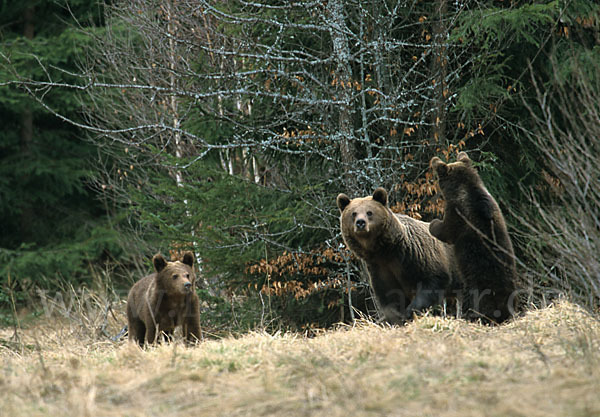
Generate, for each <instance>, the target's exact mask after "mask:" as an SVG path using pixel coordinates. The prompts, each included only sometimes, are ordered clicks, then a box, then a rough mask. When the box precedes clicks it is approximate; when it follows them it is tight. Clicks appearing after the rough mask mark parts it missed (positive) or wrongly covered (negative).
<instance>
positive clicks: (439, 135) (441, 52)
mask: <svg viewBox="0 0 600 417" xmlns="http://www.w3.org/2000/svg"><path fill="white" fill-rule="evenodd" d="M436 9H437V10H436V20H435V21H434V22H433V44H434V49H433V59H432V60H431V75H432V78H433V82H434V83H435V85H434V91H433V100H434V103H433V114H432V124H433V138H434V140H435V141H436V142H440V141H443V140H444V139H445V134H446V130H445V128H446V96H447V94H448V93H447V91H446V88H447V86H446V70H447V66H448V56H447V51H446V43H447V41H448V40H447V29H446V25H445V24H444V20H443V19H444V17H445V16H446V13H447V9H448V4H447V0H438V1H437V5H436Z"/></svg>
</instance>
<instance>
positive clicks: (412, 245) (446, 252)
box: [337, 188, 453, 323]
mask: <svg viewBox="0 0 600 417" xmlns="http://www.w3.org/2000/svg"><path fill="white" fill-rule="evenodd" d="M387 203H388V196H387V192H386V191H385V190H384V189H383V188H377V189H376V190H375V192H374V193H373V196H370V197H364V198H355V199H353V200H350V198H348V196H347V195H346V194H340V195H338V197H337V205H338V208H339V209H340V212H341V216H340V226H341V230H342V237H343V238H344V242H346V246H347V247H348V248H349V249H350V250H352V252H354V253H355V254H356V255H357V256H358V257H359V258H361V259H362V260H363V261H364V263H365V264H366V267H367V271H368V273H369V279H370V284H371V287H372V288H373V290H374V293H375V298H376V301H377V304H378V307H379V308H380V311H382V312H383V314H384V317H385V319H386V320H387V321H388V322H390V323H400V322H402V321H404V320H405V319H407V318H409V317H410V316H412V314H413V313H414V312H417V311H420V310H423V309H425V308H428V307H431V306H433V305H436V304H440V303H441V302H442V301H443V298H444V296H445V295H446V291H447V290H448V289H449V287H450V283H451V280H452V274H453V264H452V257H451V248H450V247H449V246H447V245H446V244H445V243H442V242H440V241H439V240H437V239H435V238H434V237H433V236H431V234H430V233H429V228H428V226H429V224H428V223H425V222H422V221H419V220H415V219H413V218H411V217H408V216H404V215H400V214H394V213H393V212H392V211H391V210H390V209H389V208H388V206H387Z"/></svg>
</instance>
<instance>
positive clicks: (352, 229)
mask: <svg viewBox="0 0 600 417" xmlns="http://www.w3.org/2000/svg"><path fill="white" fill-rule="evenodd" d="M387 199H388V196H387V191H385V189H383V188H381V187H380V188H377V189H376V190H375V192H374V193H373V195H372V196H369V197H363V198H355V199H353V200H350V198H348V196H347V195H346V194H340V195H338V196H337V205H338V208H339V209H340V213H341V217H340V225H341V228H342V236H343V237H344V240H345V241H346V244H347V245H348V246H350V247H351V249H353V250H354V248H353V247H352V246H353V245H352V244H351V243H350V240H354V241H358V242H359V243H360V245H361V246H363V247H373V246H375V243H376V241H377V238H378V237H379V236H380V235H381V234H382V233H383V232H384V230H385V229H386V228H387V225H388V222H389V216H390V212H389V210H388V208H387Z"/></svg>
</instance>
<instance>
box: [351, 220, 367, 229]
mask: <svg viewBox="0 0 600 417" xmlns="http://www.w3.org/2000/svg"><path fill="white" fill-rule="evenodd" d="M354 224H355V225H356V229H357V230H365V227H367V222H366V221H365V220H364V219H358V220H357V221H356V223H354Z"/></svg>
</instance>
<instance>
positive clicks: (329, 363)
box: [0, 302, 600, 417]
mask: <svg viewBox="0 0 600 417" xmlns="http://www.w3.org/2000/svg"><path fill="white" fill-rule="evenodd" d="M12 335H13V329H1V330H0V339H2V345H1V351H0V355H1V357H2V373H1V376H0V392H1V394H0V395H1V399H0V410H1V411H0V414H2V415H5V416H35V415H51V416H55V417H63V416H65V417H66V416H104V415H106V416H108V415H111V416H152V415H160V416H190V415H198V416H264V415H278V416H279V415H293V416H328V417H332V416H350V415H351V416H356V415H360V416H362V415H365V416H380V415H391V416H599V415H600V323H599V322H598V320H597V319H596V318H594V317H591V316H589V315H588V314H587V313H585V312H584V311H582V310H580V309H579V308H578V307H577V306H575V305H573V304H570V303H566V302H563V303H559V304H557V305H554V306H551V307H549V308H546V309H543V310H536V311H531V312H528V313H527V314H525V315H524V316H522V317H520V318H518V319H516V320H515V321H513V322H511V323H509V324H506V325H503V326H500V327H496V328H490V327H485V326H480V325H477V324H473V323H467V322H464V321H461V320H456V319H444V318H440V317H421V318H419V319H417V320H415V321H414V322H411V323H409V324H408V325H406V326H403V327H389V326H381V325H377V324H374V323H370V322H367V321H363V322H359V323H357V324H356V325H355V326H353V327H349V326H340V327H339V328H337V329H336V330H329V331H323V332H322V333H318V334H317V335H316V337H311V338H307V337H303V336H302V335H299V334H289V333H282V334H276V335H269V334H266V333H262V332H253V333H249V334H246V335H243V336H240V337H236V338H234V337H231V338H223V339H218V340H215V339H213V340H207V341H204V342H203V343H201V344H200V345H198V346H195V347H186V346H184V345H183V344H181V343H173V344H170V345H161V346H158V347H152V348H148V349H146V350H140V349H139V348H138V347H136V346H134V345H131V344H129V343H127V342H125V341H123V342H119V343H113V342H110V341H104V340H102V341H101V340H100V339H99V338H98V337H92V336H90V335H89V334H87V333H86V332H84V331H82V326H81V325H75V324H73V323H71V322H68V321H67V322H65V321H64V320H48V319H40V320H38V321H36V322H34V323H31V324H30V325H29V326H27V327H26V328H23V329H21V331H20V333H19V338H20V340H19V343H15V342H14V341H12V342H11V341H10V339H11V336H12Z"/></svg>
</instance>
